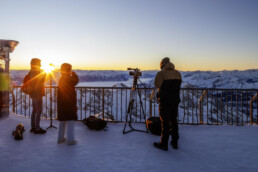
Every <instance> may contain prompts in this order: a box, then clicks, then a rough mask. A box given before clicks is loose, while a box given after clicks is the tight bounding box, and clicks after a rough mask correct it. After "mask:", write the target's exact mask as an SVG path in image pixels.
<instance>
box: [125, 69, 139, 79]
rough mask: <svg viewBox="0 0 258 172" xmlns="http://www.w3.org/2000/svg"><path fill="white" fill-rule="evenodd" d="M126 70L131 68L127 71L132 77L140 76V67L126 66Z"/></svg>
mask: <svg viewBox="0 0 258 172" xmlns="http://www.w3.org/2000/svg"><path fill="white" fill-rule="evenodd" d="M127 70H131V71H130V72H129V75H130V76H133V77H134V78H139V77H140V76H142V72H141V71H140V69H138V68H130V67H129V68H127Z"/></svg>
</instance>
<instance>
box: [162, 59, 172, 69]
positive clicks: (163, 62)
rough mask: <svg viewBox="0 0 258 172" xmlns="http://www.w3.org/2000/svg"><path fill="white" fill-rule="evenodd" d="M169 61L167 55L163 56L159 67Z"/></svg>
mask: <svg viewBox="0 0 258 172" xmlns="http://www.w3.org/2000/svg"><path fill="white" fill-rule="evenodd" d="M169 62H170V59H169V58H168V57H165V58H163V59H162V60H161V62H160V69H162V68H163V67H164V66H165V65H166V64H167V63H169Z"/></svg>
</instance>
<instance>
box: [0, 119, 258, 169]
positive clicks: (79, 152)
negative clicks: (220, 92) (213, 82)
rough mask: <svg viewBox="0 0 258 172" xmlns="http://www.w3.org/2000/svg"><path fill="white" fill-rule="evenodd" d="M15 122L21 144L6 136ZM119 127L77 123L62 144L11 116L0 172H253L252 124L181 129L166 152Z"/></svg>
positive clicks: (257, 152) (256, 144) (2, 132)
mask: <svg viewBox="0 0 258 172" xmlns="http://www.w3.org/2000/svg"><path fill="white" fill-rule="evenodd" d="M19 122H21V123H23V124H24V126H25V129H26V131H25V133H24V140H22V141H15V140H14V139H13V136H12V135H11V133H12V130H14V128H15V127H16V125H17V124H18V123H19ZM41 124H42V127H43V128H47V127H48V126H49V121H48V120H44V119H43V120H42V121H41ZM57 124H58V122H57V121H55V122H54V125H55V126H57ZM135 125H136V124H135ZM135 125H134V126H135ZM123 126H124V125H123V124H112V123H109V124H108V131H91V130H89V129H87V128H86V127H85V126H84V125H83V124H82V123H81V122H77V124H76V128H75V130H76V137H77V140H78V144H77V145H74V146H68V145H66V144H61V145H58V144H57V143H56V137H57V130H56V129H53V128H51V129H50V130H48V132H47V134H45V135H35V134H31V133H30V132H29V129H30V120H29V119H28V118H23V117H17V116H14V115H11V116H10V117H9V118H7V119H4V120H0V136H1V139H0V171H1V172H35V171H37V172H41V171H42V172H45V171H46V172H52V171H53V172H59V171H60V172H66V171H73V172H77V171H78V172H87V171H89V172H91V171H94V172H96V171H101V172H105V171H108V172H109V171H112V172H113V171H119V172H121V171H123V172H124V171H130V172H131V171H139V172H143V171H159V172H160V171H162V172H163V171H170V172H176V171H180V172H182V171H198V172H199V171H234V172H235V171H245V172H246V171H258V163H257V159H258V137H257V136H258V135H257V133H258V126H257V125H253V126H241V127H239V126H238V127H237V126H190V125H181V126H180V140H179V150H173V149H172V148H171V147H169V151H168V152H165V151H161V150H158V149H155V148H154V147H153V146H152V142H154V141H158V140H159V136H154V135H151V134H146V133H139V132H132V133H129V134H126V135H123V134H122V129H123ZM143 126H144V125H143V124H137V127H143Z"/></svg>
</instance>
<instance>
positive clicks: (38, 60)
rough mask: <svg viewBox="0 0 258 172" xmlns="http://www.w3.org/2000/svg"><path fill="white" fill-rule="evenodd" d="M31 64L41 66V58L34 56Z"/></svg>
mask: <svg viewBox="0 0 258 172" xmlns="http://www.w3.org/2000/svg"><path fill="white" fill-rule="evenodd" d="M30 64H31V65H33V66H41V60H40V59H38V58H33V59H31V61H30Z"/></svg>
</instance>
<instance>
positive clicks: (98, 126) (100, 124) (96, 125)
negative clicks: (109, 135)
mask: <svg viewBox="0 0 258 172" xmlns="http://www.w3.org/2000/svg"><path fill="white" fill-rule="evenodd" d="M82 122H83V124H84V125H86V126H87V127H88V128H89V129H91V130H102V129H104V128H105V127H106V126H107V122H106V121H104V120H102V119H99V118H97V117H95V116H89V117H88V118H84V119H83V121H82Z"/></svg>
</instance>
